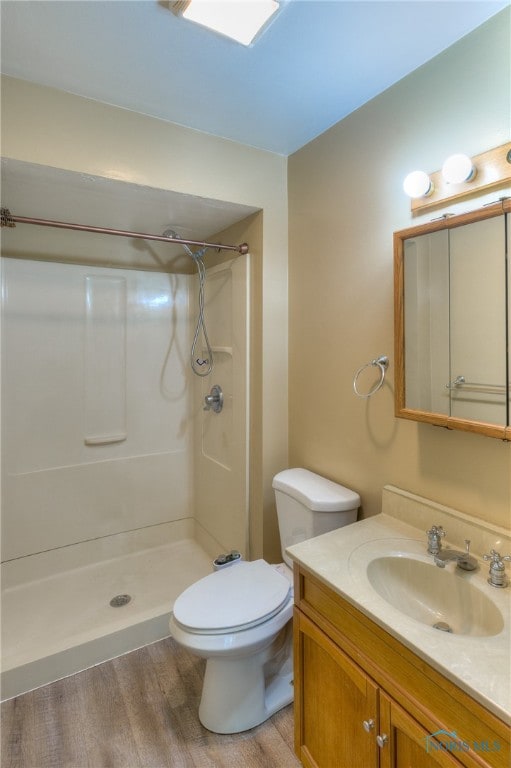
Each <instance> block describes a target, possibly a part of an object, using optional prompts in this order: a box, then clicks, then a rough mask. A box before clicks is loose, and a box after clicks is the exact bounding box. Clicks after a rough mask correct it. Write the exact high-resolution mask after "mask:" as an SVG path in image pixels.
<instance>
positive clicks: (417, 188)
mask: <svg viewBox="0 0 511 768" xmlns="http://www.w3.org/2000/svg"><path fill="white" fill-rule="evenodd" d="M403 189H404V191H405V192H406V194H407V195H408V197H413V198H417V197H427V196H428V195H430V194H431V193H432V192H433V184H432V183H431V179H430V178H429V176H428V174H427V173H424V171H412V172H411V173H409V174H408V176H407V177H406V179H405V180H404V182H403Z"/></svg>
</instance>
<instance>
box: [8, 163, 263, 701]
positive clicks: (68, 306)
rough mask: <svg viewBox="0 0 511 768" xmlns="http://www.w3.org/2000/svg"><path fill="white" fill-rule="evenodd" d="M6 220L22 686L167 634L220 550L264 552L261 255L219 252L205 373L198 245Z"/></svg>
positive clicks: (15, 588) (15, 598)
mask: <svg viewBox="0 0 511 768" xmlns="http://www.w3.org/2000/svg"><path fill="white" fill-rule="evenodd" d="M16 170H19V169H16ZM21 170H22V171H23V172H25V171H27V169H23V168H22V169H21ZM31 171H32V174H33V173H36V179H35V184H34V186H35V187H36V188H37V172H36V171H34V169H31ZM27 173H28V171H27ZM21 176H22V178H21V181H23V174H21ZM58 179H59V182H60V183H61V186H62V188H63V189H65V182H66V178H65V174H64V175H62V174H60V175H59V176H58ZM8 181H9V177H8ZM25 181H26V180H25ZM67 181H68V183H69V182H71V188H72V185H73V183H74V182H75V180H69V179H67ZM86 181H87V180H83V179H81V180H80V181H79V182H78V186H80V185H83V184H85V183H86ZM89 182H90V180H89ZM95 183H96V188H97V185H98V184H99V185H100V186H101V183H103V182H99V181H98V180H95ZM119 184H121V182H115V183H114V184H113V188H112V183H110V184H109V185H107V196H112V197H113V193H116V194H117V193H118V192H119V188H118V186H116V185H119ZM5 186H6V185H5V184H4V194H5V197H4V204H6V203H7V202H9V207H10V206H11V203H10V201H8V200H7V193H6V189H5ZM19 186H20V178H19V174H18V176H17V179H16V183H15V184H14V183H13V182H12V180H11V183H10V184H9V183H8V184H7V189H8V190H9V191H10V193H11V195H12V197H15V192H16V190H17V189H18V188H19ZM22 186H23V185H22ZM89 186H90V185H89ZM124 186H130V187H133V186H134V185H124ZM87 189H88V187H87ZM85 191H87V190H85ZM153 192H154V191H153ZM160 192H161V191H160ZM26 193H27V190H26V186H25V188H24V194H23V199H24V200H25V199H26ZM154 193H155V192H154ZM122 194H126V191H125V190H123V191H122ZM137 194H138V196H139V198H140V195H141V194H142V196H143V195H144V194H145V196H146V197H147V196H148V195H149V197H151V195H152V192H148V191H147V188H138V189H136V188H133V189H130V191H129V195H133V199H137ZM155 194H156V193H155ZM162 195H163V198H162V199H164V206H163V207H164V209H165V215H166V216H167V218H169V200H168V196H165V193H162ZM70 197H71V198H72V197H73V195H72V194H70ZM104 202H105V201H104V199H103V209H102V210H103V211H104ZM180 202H181V203H182V201H180ZM191 202H192V203H193V201H191ZM201 204H202V203H201ZM137 205H139V203H137ZM215 206H216V209H220V205H219V204H218V202H216V201H215ZM139 207H140V206H139ZM209 207H211V202H210V204H209ZM142 208H143V206H142ZM192 208H193V205H192ZM199 208H200V206H199ZM239 208H240V210H237V208H236V206H234V207H233V208H232V209H231V210H230V211H229V216H228V218H229V217H230V220H233V216H238V220H240V219H241V218H243V216H246V215H247V211H246V210H242V207H241V206H240V207H239ZM12 212H13V213H14V212H15V211H14V209H12ZM194 213H195V214H196V213H197V212H196V211H195V212H194ZM102 215H103V218H104V217H105V213H104V212H103V214H102ZM161 216H163V214H161ZM81 218H82V220H83V215H82V216H81ZM75 219H76V216H75ZM166 223H167V224H170V223H171V222H170V221H167V222H166ZM222 225H225V220H223V221H222ZM207 226H212V224H211V222H209V223H208V224H207ZM221 228H224V229H225V226H220V225H218V227H217V229H211V230H210V231H211V232H213V233H214V232H216V231H220V229H221ZM177 229H178V227H177V226H176V230H177ZM183 229H184V227H183ZM160 231H163V230H160ZM2 234H3V235H5V236H4V237H3V238H2V241H3V242H2V697H3V698H9V697H11V696H14V695H17V694H18V693H20V692H23V691H26V690H30V689H31V688H34V687H36V686H38V685H42V684H44V683H47V682H50V681H52V680H55V679H58V678H59V677H62V676H65V675H67V674H71V673H73V672H75V671H78V670H80V669H83V668H85V667H87V666H90V665H92V664H96V663H99V662H100V661H103V660H105V659H107V658H111V657H113V656H115V655H118V654H120V653H124V652H126V651H128V650H132V649H134V648H136V647H139V646H141V645H144V644H146V643H148V642H152V641H154V640H157V639H160V638H162V637H165V636H166V635H168V634H169V631H168V616H169V613H170V611H171V609H172V604H173V601H174V600H175V598H176V597H177V596H178V594H179V593H180V592H181V591H182V590H183V589H184V588H186V586H188V585H189V584H191V583H192V582H194V581H196V580H197V579H198V578H200V577H202V576H204V575H206V574H207V573H209V572H210V571H211V567H212V565H211V562H212V559H213V558H214V557H215V556H216V555H218V554H219V553H221V552H225V551H229V550H231V549H238V550H240V551H241V552H242V553H243V554H244V555H246V556H248V366H249V349H248V340H249V333H248V317H249V307H248V296H249V256H248V254H242V255H240V254H233V253H227V255H225V253H224V254H223V255H221V254H220V253H219V251H218V250H217V249H215V250H213V249H207V251H206V256H205V259H206V263H207V265H208V267H207V270H206V279H205V283H204V289H205V293H204V319H205V323H206V327H207V338H205V336H204V333H203V331H202V332H201V333H200V335H199V336H198V343H197V344H196V345H195V349H194V352H195V354H196V359H197V360H198V361H199V364H200V363H201V362H203V361H204V360H206V359H208V355H209V357H212V363H213V365H212V370H211V371H210V372H209V373H207V375H204V376H195V375H194V372H193V370H192V366H191V365H190V349H191V346H192V342H193V337H194V330H195V327H196V321H197V317H198V314H199V310H200V307H199V303H198V302H199V283H198V276H197V274H196V273H195V271H194V263H193V259H191V258H189V256H190V254H186V253H185V251H184V250H183V248H182V246H181V245H178V244H175V243H174V244H172V243H169V245H167V244H165V243H162V242H161V238H160V240H159V241H158V242H157V243H152V242H149V243H148V242H147V241H145V240H142V239H140V240H139V239H136V238H127V239H126V240H125V241H124V244H123V245H121V244H116V245H115V246H112V245H110V242H108V243H107V241H111V240H112V238H111V237H109V236H108V235H106V234H105V233H103V234H99V233H96V232H92V233H91V232H87V233H86V232H69V231H66V232H65V233H63V232H59V231H55V230H52V232H51V233H50V232H49V230H47V229H46V228H43V227H41V226H29V225H28V224H23V223H21V224H16V227H15V228H14V229H6V230H3V231H2ZM132 234H133V233H132ZM185 235H186V233H185ZM181 236H182V235H181ZM192 239H195V238H192ZM116 240H117V239H116ZM118 240H121V238H118ZM169 249H170V250H169ZM172 249H174V250H172ZM188 249H191V252H192V253H194V252H196V246H193V245H191V246H188ZM167 254H169V255H167ZM208 339H209V345H208V343H207V340H208ZM214 386H217V387H219V388H220V389H221V391H222V396H223V403H222V404H223V407H222V409H221V410H220V411H219V412H217V409H214V408H211V407H209V406H208V403H210V402H211V401H210V400H208V399H207V395H208V394H209V393H210V391H211V389H212V387H214Z"/></svg>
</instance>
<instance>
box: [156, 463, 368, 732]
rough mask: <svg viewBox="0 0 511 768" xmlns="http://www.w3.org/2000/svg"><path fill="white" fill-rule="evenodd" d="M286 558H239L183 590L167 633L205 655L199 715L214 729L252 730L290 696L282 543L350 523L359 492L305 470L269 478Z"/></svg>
mask: <svg viewBox="0 0 511 768" xmlns="http://www.w3.org/2000/svg"><path fill="white" fill-rule="evenodd" d="M273 488H274V491H275V499H276V505H277V517H278V524H279V531H280V538H281V546H282V555H283V558H284V562H283V563H280V564H278V565H270V564H269V563H267V562H266V561H265V560H254V561H251V562H247V561H244V560H237V561H235V562H233V564H232V565H229V566H228V567H226V568H222V569H221V570H217V571H215V572H213V573H211V574H209V575H208V576H205V577H204V578H203V579H200V580H199V581H197V582H196V583H195V584H192V585H191V586H190V587H188V589H186V590H185V591H184V592H183V593H182V594H181V595H180V596H179V597H178V598H177V600H176V602H175V603H174V608H173V611H172V614H171V617H170V622H169V624H170V632H171V634H172V636H173V637H174V639H175V640H176V642H177V643H179V645H182V646H183V647H184V648H187V649H188V650H189V651H190V652H191V653H195V654H196V655H197V656H201V657H202V658H205V659H206V660H207V661H206V671H205V674H204V682H203V687H202V696H201V701H200V705H199V719H200V721H201V723H202V724H203V725H204V726H205V727H206V728H208V729H209V730H210V731H214V732H215V733H239V732H240V731H246V730H248V729H249V728H254V727H255V726H256V725H259V724H260V723H262V722H263V721H264V720H267V719H268V718H269V717H271V715H273V714H274V713H275V712H277V711H278V710H279V709H281V708H282V707H285V706H286V705H287V704H290V703H291V702H292V700H293V656H292V648H293V646H292V640H293V638H292V621H291V619H292V615H293V571H292V567H293V564H292V561H291V559H290V558H289V557H288V555H286V553H285V549H286V548H287V547H290V546H291V545H292V544H297V543H298V542H300V541H304V540H305V539H309V538H313V537H315V536H319V535H320V534H322V533H326V532H327V531H332V530H334V529H335V528H341V527H342V526H344V525H348V524H349V523H352V522H355V520H356V519H357V511H358V508H359V506H360V497H359V496H358V494H357V493H355V492H353V491H350V490H349V489H347V488H345V487H344V486H342V485H338V484H337V483H334V482H332V481H331V480H327V479H326V478H324V477H321V476H319V475H316V474H315V473H314V472H310V471H309V470H307V469H298V468H297V469H286V470H284V471H283V472H279V473H278V474H277V475H275V477H274V479H273Z"/></svg>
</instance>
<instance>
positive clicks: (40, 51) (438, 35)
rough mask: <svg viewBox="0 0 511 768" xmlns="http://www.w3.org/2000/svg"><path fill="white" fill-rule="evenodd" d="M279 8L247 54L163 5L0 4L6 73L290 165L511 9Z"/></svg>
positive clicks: (410, 5) (100, 1)
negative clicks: (282, 158)
mask: <svg viewBox="0 0 511 768" xmlns="http://www.w3.org/2000/svg"><path fill="white" fill-rule="evenodd" d="M231 1H232V0H231ZM282 5H283V9H282V11H281V13H280V14H279V15H278V16H277V18H276V19H275V20H274V21H273V22H272V23H271V24H270V26H269V27H268V28H267V30H266V31H265V32H264V33H263V34H262V36H261V37H260V38H259V40H258V41H257V42H256V43H255V44H254V45H253V46H252V47H249V48H245V47H244V46H241V45H239V44H237V43H235V42H233V41H230V40H228V39H227V38H223V37H221V36H219V35H215V34H213V33H209V32H208V31H207V30H205V29H203V28H201V27H198V26H196V25H193V24H192V23H190V22H187V21H185V20H184V19H182V18H178V17H176V16H175V15H174V14H173V13H171V12H170V11H169V10H168V3H167V2H165V0H160V2H158V0H109V1H108V2H105V1H104V0H86V1H85V2H84V1H83V0H65V1H61V0H50V1H48V0H2V2H1V14H2V18H1V21H2V39H1V65H2V72H3V73H5V74H8V75H12V76H13V77H19V78H22V79H25V80H29V81H33V82H36V83H40V84H43V85H48V86H53V87H55V88H59V89H62V90H65V91H69V92H72V93H75V94H79V95H82V96H86V97H89V98H92V99H97V100H99V101H102V102H106V103H109V104H114V105H117V106H120V107H124V108H127V109H131V110H135V111H137V112H142V113H145V114H148V115H152V116H155V117H159V118H162V119H164V120H169V121H172V122H175V123H178V124H181V125H184V126H188V127H191V128H195V129H198V130H201V131H205V132H207V133H211V134H214V135H217V136H222V137H224V138H227V139H232V140H234V141H238V142H241V143H243V144H248V145H252V146H255V147H260V148H262V149H266V150H269V151H271V152H276V153H279V154H283V155H288V154H290V153H292V152H294V151H296V150H297V149H299V148H300V147H301V146H303V145H304V144H306V143H308V142H309V141H310V140H311V139H313V138H315V137H316V136H317V135H319V134H320V133H322V132H323V131H325V130H326V129H327V128H329V127H330V126H331V125H333V124H334V123H336V122H338V121H339V120H341V119H342V118H343V117H345V116H346V115H348V114H349V113H350V112H352V111H353V110H355V109H357V108H358V107H359V106H361V105H362V104H364V103H365V102H367V101H368V100H369V99H371V98H372V97H374V96H376V95H377V94H378V93H381V92H382V91H383V90H385V89H386V88H388V87H389V86H390V85H392V84H393V83H395V82H396V81H398V80H399V79H401V78H402V77H404V76H405V75H407V74H408V73H410V72H411V71H412V70H414V69H416V68H417V67H419V66H420V65H421V64H423V63H425V62H426V61H428V60H429V59H431V58H432V57H433V56H435V55H436V54H438V53H439V52H440V51H442V50H444V49H445V48H447V47H449V46H450V45H451V44H452V43H454V42H455V41H456V40H458V39H459V38H461V37H463V36H464V35H466V34H467V33H468V32H470V31H471V30H473V29H474V28H475V27H477V26H479V25H480V24H482V23H483V22H484V21H485V20H487V19H488V18H489V17H491V16H492V15H494V14H495V13H497V12H498V11H499V10H501V9H502V8H504V7H505V6H507V5H509V0H482V1H479V0H399V1H397V2H396V1H388V0H374V1H371V2H370V1H368V0H351V1H350V2H346V1H345V0H328V1H324V0H283V2H282Z"/></svg>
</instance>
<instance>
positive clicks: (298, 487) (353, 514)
mask: <svg viewBox="0 0 511 768" xmlns="http://www.w3.org/2000/svg"><path fill="white" fill-rule="evenodd" d="M273 488H274V491H275V501H276V504H277V517H278V522H279V532H280V542H281V547H282V556H283V558H284V561H285V562H286V563H287V565H288V566H289V567H290V568H292V567H293V562H292V560H291V559H290V557H289V556H288V555H286V554H285V550H286V548H287V547H290V546H291V545H292V544H298V542H300V541H305V539H312V538H314V536H319V535H320V534H322V533H327V532H328V531H333V530H334V529H335V528H342V526H343V525H348V524H349V523H354V522H355V520H356V519H357V512H358V508H359V506H360V496H359V495H358V493H355V492H354V491H350V490H349V489H348V488H345V487H344V486H343V485H339V484H338V483H334V482H332V481H331V480H327V479H326V478H325V477H321V475H316V474H315V473H314V472H310V471H309V470H308V469H300V468H296V469H285V470H284V471H283V472H279V473H278V474H277V475H275V477H274V478H273Z"/></svg>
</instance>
